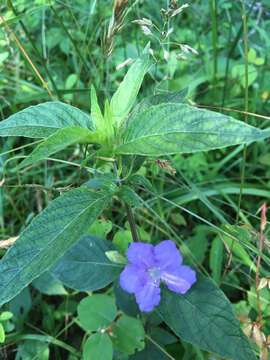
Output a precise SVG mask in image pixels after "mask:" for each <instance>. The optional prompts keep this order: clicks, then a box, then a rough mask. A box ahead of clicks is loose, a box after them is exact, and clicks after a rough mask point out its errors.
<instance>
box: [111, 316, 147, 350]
mask: <svg viewBox="0 0 270 360" xmlns="http://www.w3.org/2000/svg"><path fill="white" fill-rule="evenodd" d="M113 335H114V336H113V344H114V346H115V348H116V349H118V350H120V351H121V352H122V353H124V354H127V355H132V354H134V352H135V350H136V349H138V350H142V349H143V348H144V345H145V343H144V336H145V333H144V328H143V326H142V323H141V321H140V320H138V319H135V318H133V317H129V316H122V317H121V318H120V319H119V320H118V321H117V322H116V324H115V326H114V328H113Z"/></svg>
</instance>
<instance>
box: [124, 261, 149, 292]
mask: <svg viewBox="0 0 270 360" xmlns="http://www.w3.org/2000/svg"><path fill="white" fill-rule="evenodd" d="M146 282H147V277H145V275H144V271H143V270H141V269H140V268H139V267H138V266H137V265H133V264H129V265H126V267H125V269H124V270H123V271H122V272H121V274H120V286H121V288H122V289H123V290H125V291H126V292H128V293H130V294H131V293H134V292H136V291H138V290H140V289H141V288H142V287H143V286H144V285H145V283H146Z"/></svg>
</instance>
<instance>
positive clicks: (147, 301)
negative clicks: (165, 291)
mask: <svg viewBox="0 0 270 360" xmlns="http://www.w3.org/2000/svg"><path fill="white" fill-rule="evenodd" d="M158 285H159V284H157V283H154V282H153V281H148V282H147V283H146V284H145V285H144V286H143V287H142V288H141V289H140V290H139V291H136V292H135V296H136V301H137V303H138V305H139V308H140V310H141V311H145V312H149V311H152V310H153V308H154V307H155V306H156V305H158V304H159V302H160V288H159V286H158Z"/></svg>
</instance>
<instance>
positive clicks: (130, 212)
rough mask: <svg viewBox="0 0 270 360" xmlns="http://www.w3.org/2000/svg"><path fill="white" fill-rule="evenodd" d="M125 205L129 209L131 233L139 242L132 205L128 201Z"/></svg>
mask: <svg viewBox="0 0 270 360" xmlns="http://www.w3.org/2000/svg"><path fill="white" fill-rule="evenodd" d="M125 207H126V210H127V219H128V222H129V225H130V230H131V235H132V238H133V241H134V242H138V241H139V239H138V235H137V230H136V224H135V221H134V216H133V213H132V210H131V207H130V205H128V204H127V203H126V204H125Z"/></svg>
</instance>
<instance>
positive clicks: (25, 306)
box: [8, 287, 32, 323]
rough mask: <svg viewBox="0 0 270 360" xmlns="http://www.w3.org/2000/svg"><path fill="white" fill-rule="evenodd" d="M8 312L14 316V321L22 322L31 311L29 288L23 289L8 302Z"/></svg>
mask: <svg viewBox="0 0 270 360" xmlns="http://www.w3.org/2000/svg"><path fill="white" fill-rule="evenodd" d="M8 305H9V311H10V312H12V314H13V315H14V320H16V321H18V320H19V321H18V322H19V323H21V322H23V321H24V320H25V319H26V318H27V315H28V313H29V311H30V310H31V307H32V298H31V294H30V290H29V287H26V288H24V289H23V290H22V291H21V292H20V293H19V294H18V295H16V296H15V297H14V298H13V299H12V300H11V301H10V302H9V304H8Z"/></svg>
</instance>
